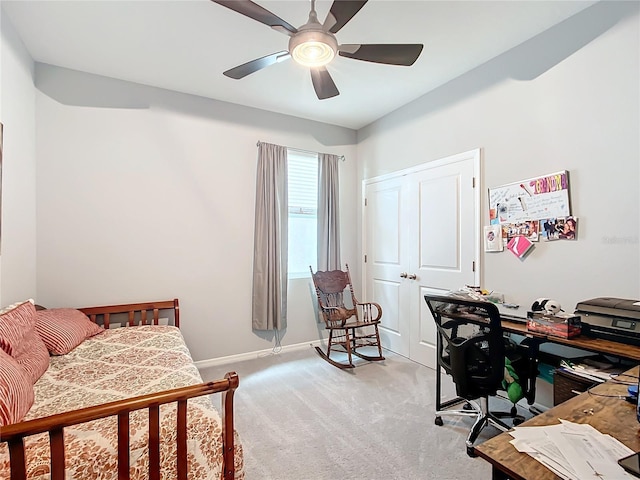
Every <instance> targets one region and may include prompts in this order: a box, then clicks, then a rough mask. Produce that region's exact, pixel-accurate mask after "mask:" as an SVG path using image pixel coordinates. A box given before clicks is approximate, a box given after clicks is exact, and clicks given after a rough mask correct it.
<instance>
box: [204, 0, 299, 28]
mask: <svg viewBox="0 0 640 480" xmlns="http://www.w3.org/2000/svg"><path fill="white" fill-rule="evenodd" d="M211 1H212V2H215V3H217V4H219V5H222V6H223V7H227V8H229V9H230V10H233V11H234V12H238V13H241V14H242V15H245V16H247V17H249V18H252V19H254V20H257V21H258V22H260V23H264V24H265V25H267V26H269V27H271V28H273V29H274V30H278V31H279V32H282V33H284V34H286V35H289V36H291V35H293V34H295V33H297V32H298V29H297V28H295V27H294V26H292V25H290V24H289V23H287V22H285V21H284V20H282V19H281V18H280V17H279V16H277V15H276V14H274V13H271V12H270V11H269V10H267V9H266V8H263V7H261V6H260V5H258V4H257V3H254V2H252V1H251V0H211Z"/></svg>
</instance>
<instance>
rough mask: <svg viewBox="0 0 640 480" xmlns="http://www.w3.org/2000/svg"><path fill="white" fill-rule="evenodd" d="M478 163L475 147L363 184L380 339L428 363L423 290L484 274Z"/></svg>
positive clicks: (368, 272)
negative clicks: (379, 310) (380, 316)
mask: <svg viewBox="0 0 640 480" xmlns="http://www.w3.org/2000/svg"><path fill="white" fill-rule="evenodd" d="M479 166H480V151H479V150H474V151H471V152H466V153H463V154H459V155H454V156H451V157H447V158H444V159H441V160H437V161H434V162H430V163H427V164H424V165H421V166H419V167H416V168H414V169H411V170H408V171H402V172H398V173H397V174H392V175H387V176H384V177H381V178H378V179H372V180H371V181H366V182H365V186H364V192H365V199H366V200H365V207H364V213H363V220H364V223H365V225H364V229H363V232H364V239H363V248H364V253H365V256H366V262H365V265H364V269H363V274H364V284H365V292H366V297H367V298H370V299H372V300H373V301H376V302H378V303H380V304H381V305H382V308H383V322H382V325H381V328H380V332H381V337H382V343H383V345H384V347H385V348H388V349H389V350H391V351H393V352H396V353H399V354H401V355H403V356H406V357H408V358H411V359H412V360H415V361H417V362H419V363H422V364H423V365H427V366H430V367H435V338H436V336H435V324H434V321H433V318H432V317H431V314H430V312H429V309H428V308H427V306H426V303H425V301H424V295H425V294H426V293H438V292H446V291H448V290H457V289H458V288H460V287H463V286H464V285H468V284H474V285H476V284H478V282H479V278H480V276H479V268H478V261H479V254H480V253H479V252H480V250H479V245H480V222H479V210H480V208H479V204H480V200H479V195H478V192H479V178H478V175H479ZM476 187H477V188H476Z"/></svg>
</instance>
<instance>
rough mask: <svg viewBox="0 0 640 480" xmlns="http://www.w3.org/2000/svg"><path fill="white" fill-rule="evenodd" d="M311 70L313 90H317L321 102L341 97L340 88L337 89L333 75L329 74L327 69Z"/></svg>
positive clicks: (317, 68) (316, 68)
mask: <svg viewBox="0 0 640 480" xmlns="http://www.w3.org/2000/svg"><path fill="white" fill-rule="evenodd" d="M310 70H311V81H312V82H313V88H314V89H315V90H316V95H317V96H318V99H319V100H324V99H326V98H331V97H335V96H337V95H340V92H339V91H338V87H336V84H335V83H334V82H333V78H331V75H329V72H328V71H327V69H326V68H325V67H315V68H311V69H310Z"/></svg>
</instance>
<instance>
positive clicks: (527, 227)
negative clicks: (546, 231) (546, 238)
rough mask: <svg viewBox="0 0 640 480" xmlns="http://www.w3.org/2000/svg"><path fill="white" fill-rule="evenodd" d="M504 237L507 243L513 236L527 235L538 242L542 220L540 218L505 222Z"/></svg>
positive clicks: (503, 225) (503, 226) (532, 240)
mask: <svg viewBox="0 0 640 480" xmlns="http://www.w3.org/2000/svg"><path fill="white" fill-rule="evenodd" d="M501 227H502V238H503V239H504V240H505V243H507V242H508V241H509V240H511V239H512V238H513V237H516V236H519V237H526V238H528V239H529V241H531V242H537V241H538V239H539V238H540V222H539V221H538V220H527V221H526V222H518V223H503V224H502V225H501Z"/></svg>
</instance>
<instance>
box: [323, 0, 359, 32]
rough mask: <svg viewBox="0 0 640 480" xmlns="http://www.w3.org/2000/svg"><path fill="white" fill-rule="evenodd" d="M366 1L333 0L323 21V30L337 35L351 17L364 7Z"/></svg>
mask: <svg viewBox="0 0 640 480" xmlns="http://www.w3.org/2000/svg"><path fill="white" fill-rule="evenodd" d="M365 3H367V0H356V1H352V0H335V1H334V2H333V4H332V5H331V9H330V10H329V13H328V14H327V18H326V19H325V21H324V29H325V30H327V31H329V32H331V33H337V32H338V30H340V29H341V28H342V27H344V26H345V25H346V24H347V22H348V21H349V20H351V19H352V18H353V16H354V15H355V14H356V13H358V12H359V11H360V9H361V8H362V7H364V5H365Z"/></svg>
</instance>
